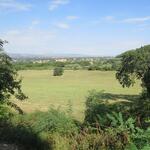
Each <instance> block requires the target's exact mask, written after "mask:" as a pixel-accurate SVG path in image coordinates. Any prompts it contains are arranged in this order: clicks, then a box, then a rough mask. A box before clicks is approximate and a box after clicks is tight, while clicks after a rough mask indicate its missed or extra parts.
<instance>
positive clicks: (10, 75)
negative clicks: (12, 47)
mask: <svg viewBox="0 0 150 150" xmlns="http://www.w3.org/2000/svg"><path fill="white" fill-rule="evenodd" d="M5 43H7V42H6V41H3V40H0V103H6V104H8V105H10V106H11V107H14V108H16V109H17V110H18V111H19V112H20V113H23V112H22V111H21V109H20V108H19V107H18V106H17V105H15V104H14V103H12V102H11V101H10V98H11V97H12V96H15V98H16V99H18V100H24V99H26V98H27V97H26V96H25V95H24V93H23V92H22V90H21V79H18V74H17V71H16V70H15V68H14V66H13V63H12V59H11V58H10V57H9V56H8V55H7V54H6V53H5V52H4V50H3V46H4V44H5Z"/></svg>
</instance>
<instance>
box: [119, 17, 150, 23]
mask: <svg viewBox="0 0 150 150" xmlns="http://www.w3.org/2000/svg"><path fill="white" fill-rule="evenodd" d="M146 21H150V16H147V17H139V18H127V19H124V20H122V22H123V23H143V22H146Z"/></svg>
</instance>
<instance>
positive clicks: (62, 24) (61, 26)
mask: <svg viewBox="0 0 150 150" xmlns="http://www.w3.org/2000/svg"><path fill="white" fill-rule="evenodd" d="M55 26H56V27H58V28H61V29H69V28H70V26H69V24H67V23H57V24H55Z"/></svg>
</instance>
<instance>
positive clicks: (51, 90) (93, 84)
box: [16, 70, 141, 119]
mask: <svg viewBox="0 0 150 150" xmlns="http://www.w3.org/2000/svg"><path fill="white" fill-rule="evenodd" d="M19 76H21V77H22V78H23V82H22V88H23V91H24V92H25V94H26V95H27V96H28V97H29V98H28V99H27V100H26V101H25V102H18V101H16V102H17V104H19V106H20V107H21V108H22V109H23V110H24V111H25V112H27V113H30V112H34V111H36V110H41V111H46V110H47V109H48V108H49V107H55V108H58V107H59V108H60V109H66V108H67V107H68V105H69V104H70V105H71V106H72V110H73V115H74V116H75V117H76V118H77V119H82V118H83V114H84V108H85V107H84V103H85V100H86V96H87V95H88V92H89V91H90V90H93V89H95V90H97V91H101V90H104V92H105V93H110V94H123V95H136V94H139V93H140V91H141V88H140V86H139V83H137V84H136V85H135V86H134V87H131V88H122V87H121V85H120V84H119V83H118V81H117V80H116V79H115V72H114V71H87V70H78V71H68V70H67V71H65V73H64V75H63V76H61V77H54V76H53V75H52V71H50V70H24V71H20V72H19ZM118 100H119V99H118Z"/></svg>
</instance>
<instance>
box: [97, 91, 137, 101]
mask: <svg viewBox="0 0 150 150" xmlns="http://www.w3.org/2000/svg"><path fill="white" fill-rule="evenodd" d="M100 98H101V100H115V101H117V100H124V101H135V100H137V99H138V98H139V95H125V94H112V93H101V97H100Z"/></svg>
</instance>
